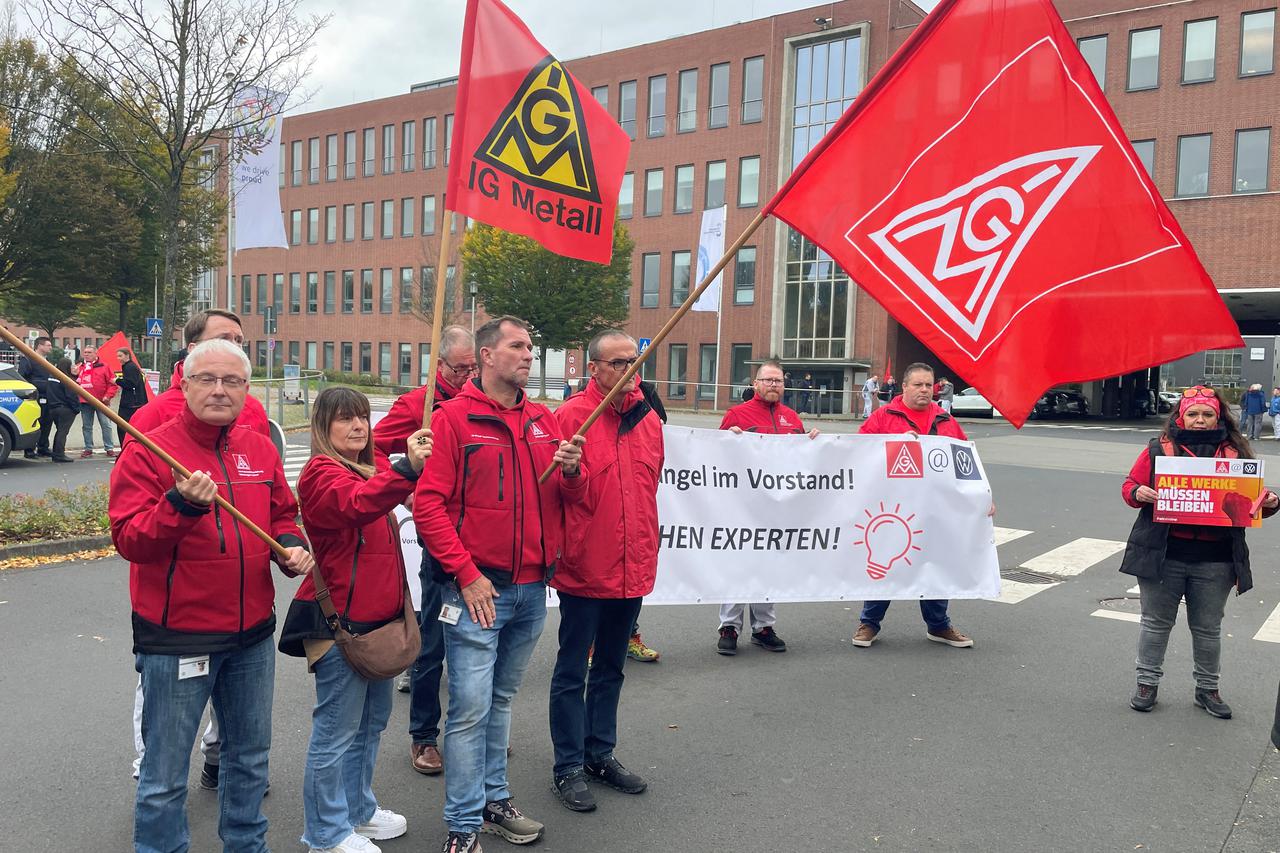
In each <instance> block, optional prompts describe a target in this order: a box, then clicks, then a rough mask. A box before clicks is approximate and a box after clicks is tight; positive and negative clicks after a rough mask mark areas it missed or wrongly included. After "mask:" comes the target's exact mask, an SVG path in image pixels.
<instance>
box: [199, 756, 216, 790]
mask: <svg viewBox="0 0 1280 853" xmlns="http://www.w3.org/2000/svg"><path fill="white" fill-rule="evenodd" d="M200 787H201V788H204V789H205V790H206V791H216V790H218V765H216V764H210V763H209V762H207V761H206V762H205V763H204V769H203V770H201V771H200Z"/></svg>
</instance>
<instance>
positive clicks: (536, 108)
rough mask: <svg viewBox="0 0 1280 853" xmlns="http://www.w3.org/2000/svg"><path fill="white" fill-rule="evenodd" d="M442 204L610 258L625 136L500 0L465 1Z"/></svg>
mask: <svg viewBox="0 0 1280 853" xmlns="http://www.w3.org/2000/svg"><path fill="white" fill-rule="evenodd" d="M454 122H455V124H454V132H453V147H452V149H451V152H450V159H449V183H448V200H449V201H448V208H449V209H450V210H455V211H457V212H459V213H463V214H466V215H467V216H470V217H472V218H473V219H478V220H480V221H481V222H486V223H488V224H490V225H492V226H494V227H496V228H501V229H503V230H505V231H513V232H515V233H517V234H523V235H525V236H527V237H532V238H533V239H534V240H537V241H538V242H539V243H541V244H542V245H543V246H545V247H546V248H547V249H549V250H551V251H552V252H555V253H557V254H560V255H566V256H568V257H571V258H579V259H581V260H585V261H595V262H597V263H602V264H605V263H608V262H609V258H610V257H611V255H612V254H613V219H614V213H615V211H616V208H617V204H618V191H619V189H620V188H621V186H622V175H623V172H625V171H626V164H627V152H628V150H629V149H630V147H631V141H630V139H628V137H627V134H626V133H625V132H624V131H623V130H622V128H621V127H619V125H618V123H617V122H616V121H614V119H613V118H612V117H611V116H610V115H609V113H608V112H607V111H606V110H605V109H604V108H603V107H601V106H600V104H599V103H598V102H597V101H596V99H595V98H593V97H592V96H591V93H590V91H589V90H588V89H586V88H585V87H583V85H582V84H581V83H579V82H578V81H577V80H576V79H575V78H574V77H573V75H572V74H570V73H569V72H568V71H567V70H565V68H564V66H563V65H561V64H560V61H559V60H557V59H556V58H555V57H554V56H552V55H551V54H549V53H548V52H547V50H546V48H544V47H543V46H542V45H540V44H539V43H538V41H537V39H535V38H534V37H533V34H532V33H530V32H529V28H528V27H526V26H525V25H524V22H523V21H521V20H520V19H519V18H517V17H516V16H515V15H514V14H512V12H511V10H510V9H508V8H507V7H506V6H504V5H503V4H502V3H500V2H499V0H468V2H467V18H466V23H465V25H464V28H463V34H462V64H461V70H460V72H459V80H458V103H457V116H456V118H455V119H454Z"/></svg>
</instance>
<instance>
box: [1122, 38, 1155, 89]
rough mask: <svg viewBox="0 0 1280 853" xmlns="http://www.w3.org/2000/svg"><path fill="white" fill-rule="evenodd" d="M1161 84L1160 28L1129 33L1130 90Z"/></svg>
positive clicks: (1150, 87)
mask: <svg viewBox="0 0 1280 853" xmlns="http://www.w3.org/2000/svg"><path fill="white" fill-rule="evenodd" d="M1159 85H1160V28H1159V27H1152V28H1151V29H1149V30H1133V31H1132V32H1130V33H1129V91H1130V92H1133V91H1136V90H1138V89H1154V88H1156V87H1157V86H1159Z"/></svg>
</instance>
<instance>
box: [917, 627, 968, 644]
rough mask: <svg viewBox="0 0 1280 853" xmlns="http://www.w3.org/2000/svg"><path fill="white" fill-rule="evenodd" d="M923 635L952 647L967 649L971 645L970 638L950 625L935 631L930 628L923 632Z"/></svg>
mask: <svg viewBox="0 0 1280 853" xmlns="http://www.w3.org/2000/svg"><path fill="white" fill-rule="evenodd" d="M925 636H926V637H928V638H929V639H930V640H933V641H934V642H935V643H945V644H946V645H948V646H951V647H952V648H954V649H968V648H972V646H973V640H972V639H970V638H969V637H966V636H965V635H964V634H961V633H960V632H959V631H957V630H956V629H955V628H951V627H947V628H943V629H942V630H941V631H936V630H934V629H933V628H930V629H929V630H928V631H927V632H926V633H925Z"/></svg>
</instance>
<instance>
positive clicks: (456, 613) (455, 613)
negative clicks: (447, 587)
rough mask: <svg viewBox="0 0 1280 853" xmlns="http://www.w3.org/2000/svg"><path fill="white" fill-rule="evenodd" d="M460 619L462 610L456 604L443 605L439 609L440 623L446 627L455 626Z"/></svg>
mask: <svg viewBox="0 0 1280 853" xmlns="http://www.w3.org/2000/svg"><path fill="white" fill-rule="evenodd" d="M460 618H462V608H461V607H459V606H458V605H456V604H444V605H441V607H440V621H441V622H443V623H444V624H446V625H457V624H458V620H459V619H460Z"/></svg>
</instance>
